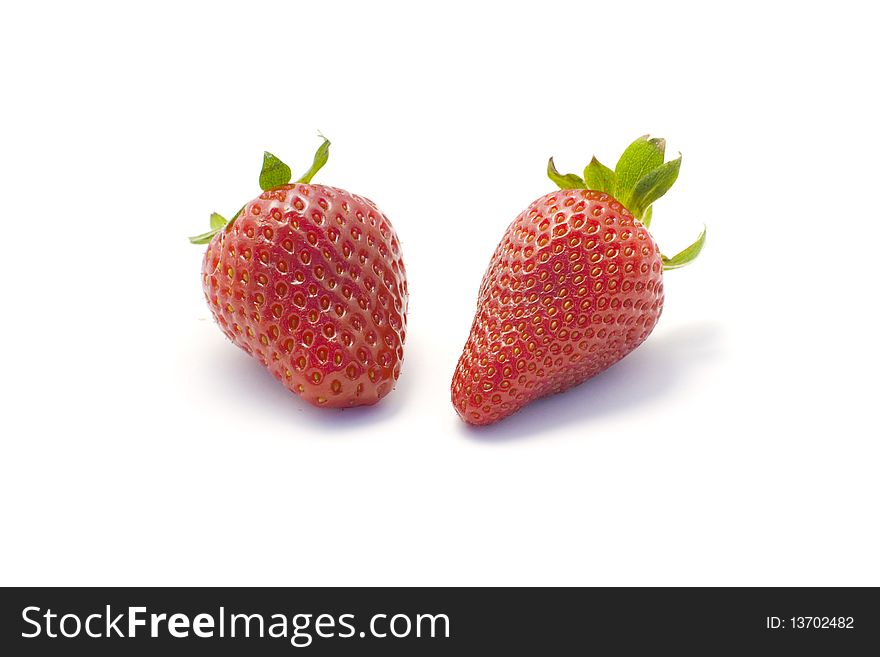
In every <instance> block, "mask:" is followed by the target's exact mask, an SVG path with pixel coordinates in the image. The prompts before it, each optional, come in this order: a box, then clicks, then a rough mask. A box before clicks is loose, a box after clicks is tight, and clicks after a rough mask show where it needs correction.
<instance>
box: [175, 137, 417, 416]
mask: <svg viewBox="0 0 880 657" xmlns="http://www.w3.org/2000/svg"><path fill="white" fill-rule="evenodd" d="M329 147H330V142H329V141H327V140H326V139H325V140H324V143H323V144H322V145H321V147H320V148H319V149H318V152H317V153H316V154H315V161H314V164H313V165H312V168H311V169H309V171H308V172H306V174H305V175H304V176H303V177H302V178H300V179H299V180H298V181H297V182H296V183H294V184H288V183H289V181H290V178H291V173H290V168H288V167H287V165H286V164H284V163H283V162H281V161H280V160H279V159H277V158H276V157H275V156H273V155H272V154H271V153H266V154H265V157H264V160H263V171H262V172H261V174H260V187H261V188H262V189H263V190H264V191H263V193H262V194H260V196H258V197H257V198H255V199H254V200H252V201H249V202H248V203H246V204H245V205H244V207H243V208H242V209H241V210H239V211H238V213H237V214H236V215H235V216H234V217H233V218H232V220H231V221H229V222H228V223H227V222H226V220H225V219H223V217H221V216H220V215H217V214H214V215H211V227H212V230H211V231H210V232H208V233H205V234H204V235H199V236H197V237H192V238H190V240H191V241H192V242H194V243H196V244H206V243H207V244H208V250H207V252H206V253H205V257H204V261H203V264H202V284H203V287H204V291H205V298H206V299H207V300H208V305H209V307H210V308H211V312H212V313H213V314H214V318H215V319H216V320H217V323H218V324H219V325H220V328H221V329H222V330H223V332H224V333H225V334H226V335H227V337H229V339H230V340H232V341H233V342H234V343H235V344H236V345H238V346H239V347H241V348H242V349H244V350H245V351H246V352H247V353H249V354H251V355H252V356H253V357H254V358H256V359H257V360H259V361H260V362H261V363H262V364H263V365H265V366H266V367H267V368H268V369H269V371H271V372H272V373H273V374H274V375H275V377H276V378H277V379H278V380H280V381H281V382H282V383H283V384H284V385H285V386H287V388H289V389H290V390H291V391H293V392H295V393H297V394H298V395H300V396H301V397H302V398H303V399H305V400H306V401H308V402H310V403H312V404H314V405H316V406H328V407H329V406H332V407H346V406H359V405H364V404H374V403H375V402H377V401H379V400H380V399H381V398H382V397H384V396H385V395H387V394H388V392H390V391H391V389H392V387H393V386H394V384H395V382H396V381H397V378H398V377H399V376H400V365H401V361H402V360H403V343H404V340H405V338H406V308H407V298H408V293H407V286H406V272H405V270H404V266H403V259H402V256H401V253H400V245H399V242H398V240H397V235H396V234H395V232H394V228H393V227H392V226H391V222H389V221H388V219H387V218H386V217H385V215H384V214H382V212H381V211H379V209H378V208H377V207H376V205H375V204H374V203H373V202H372V201H370V200H368V199H365V198H363V197H361V196H357V195H355V194H351V193H349V192H346V191H345V190H342V189H336V188H335V187H325V186H324V185H313V184H311V183H310V181H311V179H312V176H313V175H314V174H315V173H316V172H317V171H318V170H319V169H320V168H321V167H322V166H323V165H324V163H325V162H326V161H327V158H328V154H329Z"/></svg>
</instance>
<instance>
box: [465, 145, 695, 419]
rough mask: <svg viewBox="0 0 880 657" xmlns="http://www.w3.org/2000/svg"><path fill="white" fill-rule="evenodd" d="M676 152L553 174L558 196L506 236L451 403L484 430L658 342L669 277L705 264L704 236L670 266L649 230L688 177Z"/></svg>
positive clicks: (655, 151) (646, 152) (650, 150)
mask: <svg viewBox="0 0 880 657" xmlns="http://www.w3.org/2000/svg"><path fill="white" fill-rule="evenodd" d="M665 147H666V143H665V141H664V140H662V139H651V138H649V137H648V136H647V135H646V136H644V137H640V138H639V139H637V140H636V141H634V142H633V143H632V144H631V145H630V146H629V147H628V148H627V149H626V150H625V151H624V153H623V155H622V156H621V157H620V160H619V161H618V163H617V165H616V166H615V168H614V169H613V170H612V169H610V168H608V167H606V166H605V165H603V164H601V163H600V162H599V161H598V160H597V159H596V158H595V157H594V158H593V159H592V160H591V161H590V163H589V164H588V165H587V166H586V168H585V169H584V173H583V176H578V175H576V174H560V173H559V172H558V171H557V170H556V166H555V165H554V163H553V159H552V158H551V159H550V161H549V163H548V165H547V174H548V176H549V177H550V179H551V180H553V182H555V183H556V184H557V186H558V187H559V188H560V189H559V190H558V191H555V192H551V193H549V194H546V195H545V196H542V197H541V198H539V199H537V200H535V201H534V202H533V203H532V204H531V205H529V207H528V208H526V209H525V210H524V211H523V212H522V213H521V214H520V215H519V216H518V217H517V218H516V219H515V220H514V221H513V223H511V224H510V226H508V228H507V230H506V231H505V233H504V236H503V237H502V239H501V242H500V243H499V244H498V247H497V248H496V250H495V253H494V255H493V256H492V259H491V260H490V262H489V268H488V270H487V271H486V274H485V276H484V277H483V282H482V284H481V285H480V291H479V296H478V300H477V312H476V315H475V317H474V321H473V325H472V326H471V332H470V336H469V337H468V340H467V343H466V344H465V346H464V351H463V352H462V354H461V357H460V358H459V361H458V365H457V367H456V369H455V373H454V375H453V378H452V403H453V405H454V406H455V409H456V411H457V412H458V414H459V415H460V416H461V417H462V419H463V420H465V421H466V422H468V423H470V424H474V425H486V424H491V423H493V422H497V421H498V420H501V419H503V418H505V417H507V416H508V415H511V414H512V413H514V412H516V411H517V410H519V409H520V408H522V407H523V406H525V405H526V404H528V403H530V402H532V401H534V400H536V399H538V398H540V397H544V396H546V395H550V394H553V393H557V392H563V391H565V390H568V389H569V388H571V387H573V386H576V385H579V384H581V383H583V382H584V381H586V380H587V379H589V378H591V377H593V376H595V375H596V374H598V373H599V372H602V371H603V370H605V369H607V368H608V367H610V366H611V365H613V364H614V363H616V362H617V361H619V360H620V359H621V358H623V357H624V356H626V355H627V354H629V353H630V352H631V351H633V349H635V348H636V347H638V346H639V345H640V344H641V343H642V342H644V340H645V339H646V338H647V337H648V335H650V333H651V331H652V330H653V329H654V326H655V325H656V324H657V320H658V319H659V317H660V313H661V312H662V310H663V271H664V270H666V269H675V268H677V267H682V266H684V265H686V264H688V263H689V262H691V261H693V260H694V258H696V257H697V255H699V253H700V251H701V250H702V248H703V244H704V242H705V239H706V231H705V229H704V230H703V232H702V234H701V235H700V237H699V238H698V239H697V240H696V241H695V242H694V243H693V244H692V245H691V246H689V247H688V248H687V249H685V250H684V251H682V252H681V253H679V254H677V255H675V256H673V257H671V258H667V257H666V256H664V255H663V254H662V253H661V252H660V249H659V248H658V247H657V244H656V242H655V241H654V238H653V237H652V236H651V233H650V232H648V227H649V226H650V224H651V215H652V212H653V204H654V202H655V201H656V200H657V199H659V198H660V197H661V196H663V195H664V194H665V193H666V192H667V191H668V190H669V188H670V187H671V186H672V184H673V183H674V182H675V180H676V179H677V178H678V172H679V167H680V165H681V156H680V155H679V157H678V158H676V159H674V160H671V161H669V162H664V151H665Z"/></svg>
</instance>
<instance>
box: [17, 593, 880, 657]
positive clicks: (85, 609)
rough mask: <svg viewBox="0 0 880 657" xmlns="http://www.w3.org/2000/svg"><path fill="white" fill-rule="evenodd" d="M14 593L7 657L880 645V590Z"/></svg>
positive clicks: (701, 650)
mask: <svg viewBox="0 0 880 657" xmlns="http://www.w3.org/2000/svg"><path fill="white" fill-rule="evenodd" d="M0 597H2V606H0V627H2V634H0V648H2V649H0V654H3V655H66V654H71V653H72V651H76V653H74V654H79V653H80V652H82V654H89V655H141V654H144V655H147V654H161V655H163V657H164V656H168V657H170V656H173V655H198V654H210V655H242V654H247V655H284V654H288V655H289V654H297V653H303V652H304V653H306V654H312V655H348V654H351V655H359V654H383V655H450V654H474V653H472V651H488V654H536V655H544V654H584V653H586V652H588V651H593V650H601V651H604V652H605V653H606V654H608V653H611V654H635V653H636V652H640V653H641V652H643V651H644V650H646V649H648V650H649V651H651V652H650V653H648V654H653V652H655V651H656V652H662V653H663V654H666V653H667V652H669V653H670V654H676V655H682V654H695V655H696V654H699V655H711V654H717V653H718V652H720V651H723V652H725V653H728V652H729V651H732V650H742V651H750V652H749V654H765V651H766V652H767V653H771V652H772V653H773V654H799V655H802V654H826V655H850V654H869V653H866V652H865V651H866V650H868V651H872V652H873V654H878V652H877V651H878V650H880V597H878V591H877V589H873V588H849V589H845V588H786V589H780V588H734V589H719V588H672V589H658V588H647V589H646V588H625V589H602V588H591V589H584V588H566V589H558V588H494V589H467V588H338V589H326V588H323V589H322V588H269V589H258V588H199V589H189V588H132V589H125V588H18V589H16V588H7V589H2V590H0ZM462 651H465V652H462ZM743 654H745V653H743Z"/></svg>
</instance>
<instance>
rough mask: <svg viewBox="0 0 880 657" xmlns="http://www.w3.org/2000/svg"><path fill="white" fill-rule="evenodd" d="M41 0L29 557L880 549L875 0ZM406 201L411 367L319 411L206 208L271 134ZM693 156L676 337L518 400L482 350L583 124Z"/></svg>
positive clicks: (568, 556) (98, 580)
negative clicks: (216, 254) (217, 250)
mask: <svg viewBox="0 0 880 657" xmlns="http://www.w3.org/2000/svg"><path fill="white" fill-rule="evenodd" d="M824 6H826V5H824V4H818V3H817V4H815V5H814V4H813V3H802V2H801V3H782V2H778V3H777V2H760V3H748V2H740V3H735V4H734V5H731V6H730V7H728V8H719V7H717V6H715V5H714V4H713V3H695V4H693V5H688V4H681V3H675V2H672V3H669V2H663V3H658V2H646V3H610V2H603V3H588V2H583V1H579V2H573V3H564V2H559V3H545V2H533V3H528V4H515V3H510V2H505V3H499V4H491V3H479V2H467V3H455V2H443V3H434V4H433V5H432V6H430V7H427V6H425V5H423V4H422V3H400V4H391V3H355V2H350V3H342V2H311V3H290V2H287V3H277V4H268V3H258V2H251V3H245V4H243V5H242V6H241V7H240V8H233V7H231V6H225V5H222V4H220V3H205V4H204V5H201V4H196V3H192V4H189V3H177V2H175V3H168V4H162V3H145V4H143V5H142V7H141V8H139V9H134V8H131V7H130V6H129V5H127V4H123V3H111V4H107V5H97V4H93V3H58V4H55V5H52V4H44V3H40V4H37V3H7V4H5V5H4V8H3V9H2V10H0V56H2V57H0V61H2V62H3V64H2V73H0V75H2V101H0V113H2V115H3V118H2V122H0V133H2V149H0V151H2V161H0V180H2V226H3V229H2V242H0V244H2V253H3V259H2V268H3V288H2V289H3V299H2V304H0V307H2V313H3V321H2V332H3V339H2V345H3V347H2V348H3V355H2V362H0V368H2V372H3V396H2V407H3V430H2V431H3V438H2V456H0V494H2V498H0V505H2V510H0V520H2V539H0V556H2V559H0V583H3V584H96V585H97V584H125V585H136V584H141V585H152V584H185V585H197V584H212V585H221V584H229V585H238V584H252V585H273V584H279V585H280V584H286V585H306V584H310V585H335V584H387V585H397V584H403V585H429V584H443V585H445V584H473V585H489V584H501V585H515V584H530V585H531V584H552V585H568V584H590V585H593V584H596V585H598V584H606V585H636V584H640V585H659V584H672V585H686V584H696V585H704V584H731V585H739V584H753V585H759V584H760V585H784V584H788V585H808V584H819V585H831V584H835V585H859V584H873V585H878V584H880V565H878V558H877V555H878V554H880V530H878V510H877V502H878V498H880V484H878V474H877V473H878V457H880V447H878V444H877V436H878V431H877V426H876V425H877V407H878V405H877V392H878V386H877V383H876V372H877V366H878V350H877V337H876V335H877V331H878V323H877V322H876V316H877V298H878V296H877V287H876V283H877V276H878V266H877V264H876V263H877V259H878V228H877V226H878V224H877V220H878V202H877V198H876V197H877V189H878V180H880V167H878V164H877V162H878V158H877V153H878V150H880V143H878V129H877V122H876V119H877V115H878V110H880V107H878V102H877V95H876V81H877V78H876V64H877V62H878V61H880V57H878V56H880V53H878V46H877V40H876V34H875V30H874V27H875V25H876V22H875V21H874V20H872V19H873V17H872V16H870V15H869V14H870V13H871V12H870V10H869V9H868V7H870V4H869V3H848V2H836V3H834V6H833V9H831V8H829V9H827V10H825V9H822V8H821V7H824ZM319 129H320V130H321V131H323V132H324V133H325V134H327V135H328V137H330V138H331V140H332V141H333V146H332V148H331V157H330V162H329V164H328V165H327V166H326V167H325V169H324V170H323V171H321V172H320V173H319V174H318V177H317V178H316V182H323V183H327V184H331V185H335V186H340V187H344V188H346V189H349V190H350V191H352V192H355V193H360V194H364V195H366V196H369V197H370V198H372V199H373V200H374V201H376V202H377V203H378V204H379V206H380V207H381V208H382V209H383V210H384V211H385V212H386V214H388V216H389V217H390V218H391V219H392V221H393V223H394V225H395V227H396V229H397V231H398V233H399V235H400V237H401V241H402V245H403V248H404V255H405V259H406V265H407V270H408V273H409V284H410V291H411V306H410V314H409V322H410V324H409V332H408V333H409V341H408V343H407V345H406V360H405V363H404V371H403V376H402V378H401V380H400V382H399V385H398V389H397V390H396V391H395V392H394V393H392V394H391V395H390V396H389V397H388V398H386V399H385V400H384V401H383V402H382V403H381V404H379V405H378V406H376V407H373V408H367V409H356V410H350V411H344V412H337V411H327V410H323V411H319V410H316V409H313V408H311V407H309V406H307V405H306V404H305V403H303V402H301V401H300V400H299V399H298V398H297V397H295V396H293V395H291V394H290V393H289V392H287V391H286V390H285V389H284V388H283V387H281V386H280V385H279V384H278V383H277V382H276V381H275V380H274V379H273V378H272V376H271V375H270V374H268V373H266V372H264V371H263V370H262V369H261V367H260V366H259V365H258V364H257V362H256V361H252V360H250V359H249V358H248V357H247V356H246V355H245V354H244V353H243V352H241V351H239V350H238V349H236V348H235V347H234V346H233V345H232V344H230V343H229V342H228V341H227V340H226V339H225V338H224V336H223V335H222V334H221V332H220V331H219V330H218V329H217V327H216V326H215V325H214V323H213V321H212V320H211V317H210V314H209V311H208V308H207V307H206V304H205V302H204V299H203V297H202V291H201V283H200V277H199V268H200V261H201V257H202V253H203V249H204V247H196V246H192V245H190V244H189V243H188V242H187V240H186V236H187V235H191V234H195V233H198V232H202V231H203V230H206V229H207V226H208V215H209V213H210V212H211V211H215V210H216V211H218V212H221V213H224V214H227V216H228V215H229V213H232V212H234V211H235V210H236V209H237V208H238V207H239V206H240V205H241V204H242V203H243V202H244V201H246V200H248V199H249V198H252V197H253V196H255V195H256V194H257V193H258V191H259V190H258V186H257V174H258V171H259V168H260V163H261V155H262V151H263V150H264V149H268V150H271V151H273V152H274V153H275V154H277V155H278V156H279V157H281V158H282V159H284V160H285V161H287V162H288V163H289V164H290V165H291V166H292V167H293V168H294V173H295V175H299V174H298V173H297V172H300V173H301V172H302V171H303V170H304V169H305V167H307V166H308V164H309V162H310V160H311V156H312V153H313V151H314V149H315V148H316V147H317V145H318V143H319V141H318V138H317V136H316V132H317V130H319ZM647 132H650V133H651V134H652V135H655V136H663V137H666V138H667V140H668V154H669V156H670V157H674V156H675V155H676V153H677V152H678V151H681V152H682V153H683V154H684V160H683V165H682V170H681V176H680V178H679V181H678V183H677V184H676V186H675V187H674V188H673V190H672V191H671V192H670V193H669V194H668V195H667V196H666V197H665V198H664V199H662V200H661V201H660V202H659V203H658V205H657V207H656V211H655V215H654V217H655V218H654V227H653V229H652V230H653V231H654V234H655V237H656V238H657V240H658V241H659V243H660V245H661V247H663V249H664V250H665V251H666V252H667V253H669V254H671V253H672V252H675V251H677V250H678V249H680V248H681V247H683V246H685V245H686V244H689V243H690V242H691V241H692V240H693V239H694V238H695V237H696V236H697V234H698V233H699V231H700V229H701V228H702V226H703V224H704V223H705V224H706V225H707V226H708V242H707V246H706V249H705V251H704V253H703V255H702V256H701V257H700V259H699V260H698V261H697V262H696V263H695V264H694V265H692V266H691V267H689V268H687V269H682V270H679V271H674V272H670V273H668V274H667V275H666V285H665V287H666V295H667V302H666V307H665V310H664V314H663V317H662V319H661V321H660V323H659V325H658V327H657V329H656V330H655V332H654V333H653V335H652V336H651V338H650V339H649V340H648V342H647V343H645V344H644V345H643V346H642V347H641V348H640V349H638V350H637V351H636V352H635V353H633V354H632V355H631V356H629V357H628V358H626V359H625V360H624V361H623V362H622V363H620V364H619V365H617V366H616V367H614V368H612V369H611V370H610V371H608V372H606V373H604V374H603V375H601V376H599V377H597V378H596V379H594V380H592V381H591V382H589V383H587V384H586V385H583V386H581V387H580V388H578V389H576V390H574V391H571V392H569V393H567V394H564V395H561V396H557V397H555V398H552V399H547V400H545V401H542V402H539V403H535V404H534V405H532V406H531V407H529V408H528V409H526V410H524V411H522V412H521V413H519V414H518V415H516V416H514V417H511V418H510V419H508V420H507V421H505V422H503V423H500V424H498V425H495V426H492V427H489V428H487V429H483V430H474V429H471V428H468V427H467V426H465V425H464V424H463V423H462V422H461V421H460V420H459V419H458V417H457V416H456V414H455V413H454V411H453V408H452V405H451V404H450V401H449V382H450V378H451V375H452V371H453V368H454V366H455V363H456V360H457V358H458V355H459V353H460V349H461V347H462V345H463V344H464V341H465V339H466V336H467V332H468V329H469V327H470V321H471V317H472V314H473V310H474V302H475V299H476V293H477V289H478V286H479V283H480V278H481V276H482V274H483V271H484V268H485V266H486V264H487V262H488V259H489V256H490V255H491V253H492V251H493V249H494V248H495V245H496V243H497V242H498V240H499V239H500V237H501V234H502V232H503V231H504V229H505V227H506V226H507V224H508V223H509V222H510V221H511V220H512V219H513V218H514V217H515V216H516V214H517V213H518V212H520V211H521V210H522V209H523V208H525V207H526V206H527V205H528V203H529V202H531V201H532V200H533V199H534V198H536V197H538V196H540V195H542V194H544V193H546V192H548V191H550V190H551V189H553V185H552V183H550V181H549V180H547V179H546V178H545V176H544V167H545V164H546V160H547V157H548V156H549V155H554V156H555V157H556V162H557V164H558V165H559V167H560V169H563V170H565V171H576V172H577V171H580V169H581V168H582V167H583V165H584V164H586V162H587V161H588V160H589V158H590V156H592V155H593V154H596V155H597V156H598V157H599V158H600V159H602V160H603V161H604V162H606V163H607V164H610V165H613V163H614V161H615V160H616V157H617V155H618V154H619V153H620V151H621V150H622V149H623V147H625V146H626V145H627V144H628V143H629V142H630V141H632V139H634V138H635V137H637V136H639V135H641V134H644V133H647Z"/></svg>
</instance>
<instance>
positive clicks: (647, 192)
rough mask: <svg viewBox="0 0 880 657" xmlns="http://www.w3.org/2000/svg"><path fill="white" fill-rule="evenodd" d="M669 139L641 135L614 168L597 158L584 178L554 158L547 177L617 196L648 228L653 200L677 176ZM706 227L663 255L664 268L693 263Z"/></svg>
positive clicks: (677, 165) (567, 185) (565, 186)
mask: <svg viewBox="0 0 880 657" xmlns="http://www.w3.org/2000/svg"><path fill="white" fill-rule="evenodd" d="M665 150H666V140H664V139H652V138H650V136H649V135H645V136H643V137H639V138H638V139H636V140H635V141H634V142H633V143H632V144H630V145H629V146H628V147H627V149H626V150H625V151H623V155H621V156H620V159H619V160H618V161H617V164H616V165H615V167H614V169H613V170H612V169H609V168H608V167H606V166H605V165H604V164H602V163H601V162H599V160H597V159H596V158H595V157H594V158H593V159H592V160H590V163H589V164H587V166H586V167H585V168H584V174H583V177H581V176H578V175H577V174H574V173H567V174H561V173H559V171H557V170H556V165H555V164H554V163H553V158H552V157H551V158H550V161H549V162H548V163H547V176H548V177H549V178H550V180H552V181H553V182H555V183H556V184H557V185H558V186H559V188H560V189H592V190H595V191H599V192H604V193H605V194H608V195H609V196H613V197H614V198H615V199H617V200H618V201H619V202H620V203H621V204H622V205H623V206H624V207H625V208H626V209H627V210H629V211H630V212H632V214H633V216H634V217H635V218H636V219H638V220H639V221H641V222H642V224H643V225H644V226H645V227H646V228H647V227H649V226H650V225H651V217H652V214H653V205H654V201H656V200H657V199H659V198H660V197H661V196H663V195H664V194H665V193H666V192H668V191H669V189H670V188H671V187H672V185H673V183H675V181H676V179H677V178H678V170H679V168H680V167H681V153H679V155H678V157H677V158H675V159H674V160H670V161H669V162H664V159H665ZM705 241H706V229H705V228H703V232H702V233H701V234H700V237H698V238H697V241H696V242H694V243H693V244H691V245H690V246H689V247H687V248H686V249H684V250H683V251H681V252H680V253H679V254H677V255H675V256H673V257H672V258H667V257H666V256H663V269H664V270H665V269H677V268H679V267H683V266H685V265H686V264H688V263H690V262H692V261H693V260H694V259H695V258H696V257H697V256H698V255H699V254H700V251H701V250H702V249H703V244H704V243H705Z"/></svg>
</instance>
